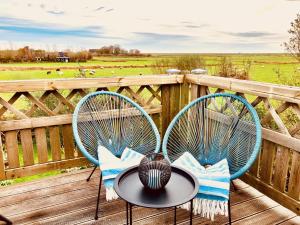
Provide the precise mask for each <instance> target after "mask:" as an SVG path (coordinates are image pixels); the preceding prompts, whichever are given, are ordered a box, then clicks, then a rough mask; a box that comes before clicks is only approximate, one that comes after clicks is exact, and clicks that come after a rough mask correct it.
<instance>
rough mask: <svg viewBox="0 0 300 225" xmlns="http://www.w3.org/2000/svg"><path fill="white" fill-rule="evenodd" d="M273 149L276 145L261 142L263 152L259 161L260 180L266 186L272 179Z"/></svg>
mask: <svg viewBox="0 0 300 225" xmlns="http://www.w3.org/2000/svg"><path fill="white" fill-rule="evenodd" d="M275 147H276V145H275V144H274V143H272V142H270V141H266V140H264V141H263V150H262V155H261V161H260V165H261V169H260V178H261V179H262V180H263V181H264V182H266V183H267V184H270V183H271V179H272V172H273V162H274V155H275Z"/></svg>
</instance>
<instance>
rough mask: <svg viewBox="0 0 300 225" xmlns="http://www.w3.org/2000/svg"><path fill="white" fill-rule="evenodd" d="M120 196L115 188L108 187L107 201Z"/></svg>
mask: <svg viewBox="0 0 300 225" xmlns="http://www.w3.org/2000/svg"><path fill="white" fill-rule="evenodd" d="M117 198H119V196H118V195H117V193H116V192H115V190H114V188H113V187H111V188H106V201H112V200H115V199H117Z"/></svg>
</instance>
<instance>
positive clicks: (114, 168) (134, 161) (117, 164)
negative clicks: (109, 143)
mask: <svg viewBox="0 0 300 225" xmlns="http://www.w3.org/2000/svg"><path fill="white" fill-rule="evenodd" d="M143 157H144V155H143V154H140V153H138V152H136V151H133V150H131V149H129V148H125V150H124V151H123V153H122V155H121V158H118V157H116V156H115V155H113V154H112V153H111V152H110V151H109V150H108V149H107V148H105V147H103V146H101V145H99V146H98V159H99V164H100V170H101V171H102V179H103V183H104V186H105V189H106V200H107V201H111V200H113V199H117V198H118V197H119V196H118V195H117V193H116V192H115V190H114V187H113V186H114V180H115V178H116V176H117V175H118V174H119V173H121V172H122V171H123V170H125V169H127V168H128V167H131V166H135V165H138V164H139V163H140V161H141V159H142V158H143Z"/></svg>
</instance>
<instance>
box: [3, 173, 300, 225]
mask: <svg viewBox="0 0 300 225" xmlns="http://www.w3.org/2000/svg"><path fill="white" fill-rule="evenodd" d="M90 171H91V170H90V169H86V170H80V171H76V172H72V173H68V174H63V175H59V176H55V177H51V178H45V179H42V180H39V181H34V182H29V183H23V184H17V185H13V186H8V187H3V188H0V213H1V214H3V215H5V216H6V217H8V218H9V219H11V220H12V221H13V223H14V224H106V225H107V224H124V223H125V222H126V221H125V219H126V213H125V203H124V202H123V201H122V200H117V201H113V202H106V201H105V200H104V198H105V195H104V189H102V191H101V204H100V211H99V213H100V218H99V220H98V221H97V222H95V221H94V220H93V217H94V212H95V204H96V197H97V184H98V180H99V172H98V173H95V174H94V175H93V178H92V179H91V181H90V182H88V183H87V182H86V181H85V179H86V177H87V176H88V174H89V173H90ZM235 184H236V186H237V189H238V190H237V191H235V192H232V195H231V199H232V220H233V224H256V225H265V224H285V225H287V224H300V217H299V216H296V214H295V213H293V212H291V211H289V210H288V209H286V208H284V207H282V206H281V205H279V204H278V203H276V202H274V201H273V200H271V199H270V198H268V197H266V196H264V195H263V194H261V193H260V192H258V191H257V190H255V189H254V188H252V187H251V186H249V185H247V184H245V183H243V182H242V181H239V180H237V181H235ZM188 215H189V214H188V212H186V211H185V210H181V209H179V210H178V211H177V224H180V225H183V224H188ZM133 221H134V224H155V225H158V224H172V221H173V211H172V209H164V210H157V209H145V208H140V207H134V209H133ZM193 222H194V223H193V224H227V218H224V217H221V216H220V217H217V218H216V221H215V222H210V221H208V220H206V219H204V218H201V217H200V216H194V220H193ZM0 224H1V222H0Z"/></svg>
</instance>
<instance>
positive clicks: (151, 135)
mask: <svg viewBox="0 0 300 225" xmlns="http://www.w3.org/2000/svg"><path fill="white" fill-rule="evenodd" d="M72 124H73V133H74V138H75V141H76V144H77V145H78V147H79V149H80V150H81V152H82V153H83V155H84V156H85V157H87V158H88V159H89V160H90V161H91V162H92V163H94V164H95V165H99V162H98V156H97V148H98V146H99V145H102V146H104V147H106V148H107V149H108V150H110V151H111V152H112V153H113V154H114V155H115V156H117V157H120V156H121V154H122V152H123V150H124V149H125V148H126V147H128V148H130V149H132V150H134V151H137V152H140V153H143V154H147V153H149V152H158V151H159V148H160V135H159V132H158V130H157V127H156V126H155V124H154V122H153V120H152V119H151V117H150V116H149V115H148V114H147V113H146V112H145V110H144V109H143V108H142V107H140V106H139V105H138V104H137V103H135V102H134V101H132V100H131V99H129V98H128V97H126V96H123V95H121V94H118V93H114V92H108V91H99V92H94V93H91V94H89V95H87V96H85V97H84V98H82V99H81V101H80V102H79V103H78V104H77V106H76V108H75V111H74V115H73V122H72Z"/></svg>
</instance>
